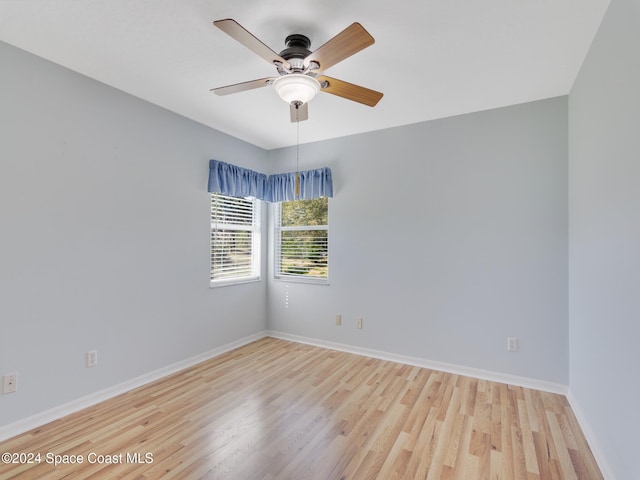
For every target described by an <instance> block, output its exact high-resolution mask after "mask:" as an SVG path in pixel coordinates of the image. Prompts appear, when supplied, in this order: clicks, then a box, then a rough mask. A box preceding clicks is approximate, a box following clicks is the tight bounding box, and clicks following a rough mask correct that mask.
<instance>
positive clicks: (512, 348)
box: [507, 337, 518, 352]
mask: <svg viewBox="0 0 640 480" xmlns="http://www.w3.org/2000/svg"><path fill="white" fill-rule="evenodd" d="M507 351H508V352H517V351H518V339H517V338H516V337H508V338H507Z"/></svg>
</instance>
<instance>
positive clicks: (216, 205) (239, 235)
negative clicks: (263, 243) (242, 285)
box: [211, 193, 260, 286]
mask: <svg viewBox="0 0 640 480" xmlns="http://www.w3.org/2000/svg"><path fill="white" fill-rule="evenodd" d="M259 278H260V200H256V199H255V198H236V197H228V196H226V195H221V194H219V193H212V194H211V285H212V286H217V285H226V284H230V283H239V282H246V281H250V280H258V279H259Z"/></svg>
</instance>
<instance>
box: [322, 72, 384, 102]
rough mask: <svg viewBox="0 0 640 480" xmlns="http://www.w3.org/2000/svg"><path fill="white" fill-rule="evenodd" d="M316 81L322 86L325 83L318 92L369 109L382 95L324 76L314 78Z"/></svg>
mask: <svg viewBox="0 0 640 480" xmlns="http://www.w3.org/2000/svg"><path fill="white" fill-rule="evenodd" d="M316 80H318V81H319V82H320V84H321V85H324V84H325V82H327V86H326V87H325V86H323V87H322V89H321V90H320V91H321V92H327V93H330V94H332V95H337V96H339V97H342V98H346V99H347V100H352V101H354V102H358V103H362V104H364V105H369V106H370V107H375V105H376V104H377V103H378V102H379V101H380V99H381V98H382V95H383V94H382V93H380V92H376V91H375V90H370V89H368V88H365V87H361V86H360V85H355V84H353V83H349V82H345V81H344V80H338V79H336V78H331V77H327V76H326V75H321V76H319V77H316Z"/></svg>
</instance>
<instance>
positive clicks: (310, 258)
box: [275, 197, 329, 283]
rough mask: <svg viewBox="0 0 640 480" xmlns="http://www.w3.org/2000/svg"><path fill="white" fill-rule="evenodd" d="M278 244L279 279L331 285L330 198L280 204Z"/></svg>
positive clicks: (276, 249) (276, 231) (276, 247)
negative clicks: (328, 283) (329, 283)
mask: <svg viewBox="0 0 640 480" xmlns="http://www.w3.org/2000/svg"><path fill="white" fill-rule="evenodd" d="M275 240H276V241H275V276H276V277H277V278H288V279H298V280H300V281H312V282H315V283H327V281H328V273H329V272H328V270H329V268H328V266H329V225H328V200H327V198H326V197H325V198H318V199H313V200H296V201H292V202H282V203H280V204H278V207H277V215H276V225H275Z"/></svg>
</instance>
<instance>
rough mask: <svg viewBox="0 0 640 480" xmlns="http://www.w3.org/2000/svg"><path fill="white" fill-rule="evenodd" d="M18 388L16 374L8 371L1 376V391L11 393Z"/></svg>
mask: <svg viewBox="0 0 640 480" xmlns="http://www.w3.org/2000/svg"><path fill="white" fill-rule="evenodd" d="M16 390H18V374H17V373H8V374H7V375H4V376H3V377H2V393H13V392H15V391H16Z"/></svg>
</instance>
